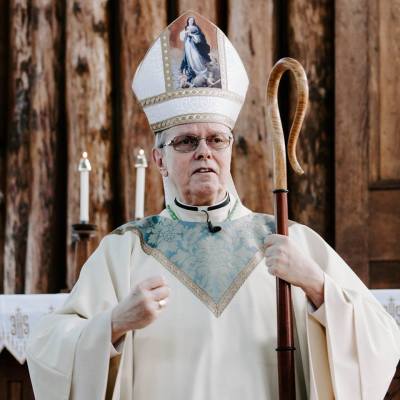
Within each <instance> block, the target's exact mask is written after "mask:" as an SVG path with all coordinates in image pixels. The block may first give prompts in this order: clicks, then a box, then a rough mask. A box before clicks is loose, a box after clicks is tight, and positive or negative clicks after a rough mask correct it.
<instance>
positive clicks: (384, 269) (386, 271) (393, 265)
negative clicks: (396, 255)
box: [369, 259, 400, 289]
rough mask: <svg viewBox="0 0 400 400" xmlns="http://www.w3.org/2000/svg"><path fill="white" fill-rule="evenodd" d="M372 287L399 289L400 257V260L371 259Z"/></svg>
mask: <svg viewBox="0 0 400 400" xmlns="http://www.w3.org/2000/svg"><path fill="white" fill-rule="evenodd" d="M369 270H370V287H371V289H398V288H399V287H400V259H399V260H398V261H371V263H370V267H369Z"/></svg>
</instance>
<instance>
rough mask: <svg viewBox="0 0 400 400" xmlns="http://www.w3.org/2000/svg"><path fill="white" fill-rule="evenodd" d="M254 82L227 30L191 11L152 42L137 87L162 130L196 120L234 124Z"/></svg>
mask: <svg viewBox="0 0 400 400" xmlns="http://www.w3.org/2000/svg"><path fill="white" fill-rule="evenodd" d="M248 84H249V79H248V76H247V73H246V70H245V68H244V65H243V63H242V60H241V59H240V57H239V55H238V53H237V52H236V50H235V48H234V47H233V45H232V43H231V42H230V41H229V39H228V38H227V37H226V35H225V34H224V33H223V32H222V31H221V30H220V29H219V28H218V27H217V26H216V25H214V24H213V23H212V22H210V21H209V20H208V19H206V18H204V17H203V16H201V15H200V14H198V13H196V12H193V11H188V12H185V13H184V14H182V15H181V16H180V17H178V18H177V19H176V20H175V21H174V22H172V23H171V24H170V25H168V27H166V28H165V29H164V30H163V31H162V32H161V34H160V35H159V36H158V37H157V39H156V40H155V41H154V43H153V44H152V45H151V47H150V49H149V50H148V51H147V53H146V55H145V56H144V58H143V60H142V61H141V63H140V64H139V66H138V68H137V70H136V73H135V76H134V78H133V82H132V89H133V91H134V93H135V95H136V97H137V99H138V100H139V102H140V104H141V105H142V107H143V110H144V112H145V113H146V116H147V119H148V121H149V124H150V126H151V129H152V130H153V131H154V133H157V132H159V131H162V130H164V129H167V128H170V127H172V126H175V125H180V124H185V123H193V122H219V123H222V124H224V125H226V126H228V127H229V128H230V129H232V128H233V127H234V125H235V122H236V119H237V117H238V115H239V112H240V109H241V107H242V105H243V103H244V99H245V96H246V92H247V87H248Z"/></svg>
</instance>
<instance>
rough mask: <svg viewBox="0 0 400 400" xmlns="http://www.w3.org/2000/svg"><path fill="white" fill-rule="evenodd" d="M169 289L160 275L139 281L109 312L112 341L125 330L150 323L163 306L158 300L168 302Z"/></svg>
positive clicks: (119, 336) (142, 326)
mask: <svg viewBox="0 0 400 400" xmlns="http://www.w3.org/2000/svg"><path fill="white" fill-rule="evenodd" d="M169 293H170V289H169V287H168V285H167V282H166V280H165V278H164V277H162V276H153V277H150V278H147V279H145V280H144V281H142V282H140V283H139V284H138V285H137V286H136V287H135V288H134V290H133V291H132V293H130V294H129V295H128V296H127V297H126V298H125V299H124V300H122V301H121V302H120V303H119V304H118V305H117V306H115V307H114V309H113V310H112V313H111V332H112V339H111V340H112V343H115V342H117V341H118V339H120V338H121V337H122V336H123V335H124V334H125V333H126V332H128V331H130V330H135V329H141V328H144V327H145V326H147V325H149V324H151V323H152V322H153V321H154V320H155V319H156V318H157V317H158V316H159V314H160V313H161V311H162V309H163V308H164V307H165V305H164V306H163V307H160V304H159V301H160V300H164V301H165V302H168V296H169Z"/></svg>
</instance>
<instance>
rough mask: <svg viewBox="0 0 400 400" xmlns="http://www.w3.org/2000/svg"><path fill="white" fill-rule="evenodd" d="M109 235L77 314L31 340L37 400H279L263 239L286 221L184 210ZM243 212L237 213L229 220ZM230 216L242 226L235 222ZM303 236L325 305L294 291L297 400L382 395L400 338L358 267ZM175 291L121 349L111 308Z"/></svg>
mask: <svg viewBox="0 0 400 400" xmlns="http://www.w3.org/2000/svg"><path fill="white" fill-rule="evenodd" d="M174 210H175V211H176V214H175V215H178V216H179V220H173V219H172V218H171V217H170V216H169V214H168V213H167V212H166V211H165V210H164V211H163V212H162V213H161V214H160V215H158V216H152V217H148V218H145V219H143V220H141V221H138V222H130V223H128V224H125V225H123V226H122V227H120V228H118V229H116V230H115V231H114V232H112V233H111V234H109V235H108V236H106V237H105V238H104V239H103V240H102V242H101V243H100V245H99V247H98V249H97V250H96V251H95V252H94V253H93V255H92V256H91V257H90V258H89V259H88V261H87V262H86V263H85V265H84V267H83V269H82V272H81V274H80V277H79V280H78V282H77V283H76V285H75V287H74V289H73V290H72V292H71V294H70V296H69V297H68V299H67V301H66V303H65V304H64V306H63V307H62V308H61V309H59V310H58V311H57V312H56V313H55V314H52V315H48V316H45V317H44V318H43V320H42V321H41V323H39V324H38V325H37V328H36V330H35V331H34V332H33V333H32V336H31V338H30V342H29V346H28V350H27V355H28V365H29V370H30V374H31V378H32V382H33V387H34V391H35V396H36V398H37V399H39V400H40V399H46V400H51V399H65V400H66V399H79V400H80V399H82V400H83V399H85V400H89V399H93V400H99V399H104V398H107V399H122V400H206V399H207V400H225V399H226V400H243V399H255V400H275V399H277V398H278V386H277V381H278V379H277V357H276V351H275V348H276V337H277V334H276V294H275V278H274V277H273V276H271V275H270V274H269V273H268V272H267V268H266V267H265V261H264V258H263V251H264V249H263V243H264V242H265V239H266V237H267V236H268V235H269V234H271V233H273V232H274V219H273V217H272V216H270V215H267V214H256V213H252V212H251V211H250V210H248V209H247V208H245V207H244V206H242V205H241V204H239V203H238V205H237V206H236V207H233V205H232V204H230V205H228V206H226V207H224V208H222V209H218V210H213V211H210V217H211V220H212V222H213V223H218V225H219V226H221V227H222V230H221V231H219V232H216V233H211V232H210V231H209V230H208V226H207V224H206V223H205V215H204V214H203V213H201V212H192V211H186V210H180V209H177V208H174ZM228 213H229V214H228ZM227 217H228V218H227ZM289 236H290V237H291V238H292V239H293V240H294V241H295V242H296V243H297V244H298V245H299V246H300V247H301V249H302V250H303V251H304V252H305V253H306V254H308V255H309V256H310V257H311V258H313V259H314V260H315V261H316V262H317V263H318V264H319V265H320V267H321V268H322V269H323V270H324V272H325V293H324V296H325V302H324V304H323V305H322V306H321V307H320V308H319V309H318V310H314V309H313V306H312V305H311V303H309V302H308V301H307V298H306V296H305V295H304V292H303V291H302V290H301V289H299V288H296V287H292V296H293V308H294V313H295V320H294V328H295V338H296V343H295V344H296V351H295V361H296V392H297V399H300V400H301V399H304V400H305V399H315V400H322V399H333V398H336V399H343V400H347V399H349V400H350V399H368V400H369V399H371V400H372V399H374V400H375V399H376V400H378V399H379V400H380V399H382V398H383V397H384V394H385V392H386V390H387V388H388V386H389V384H390V381H391V378H392V376H393V374H394V372H395V368H396V365H397V362H398V360H399V357H400V331H399V329H398V327H397V325H396V323H395V321H394V320H393V318H392V317H391V316H390V315H389V314H388V313H387V312H386V311H385V310H384V309H383V307H382V306H381V305H380V304H379V303H378V301H377V300H375V298H374V297H373V296H372V295H371V294H370V293H369V291H368V289H367V288H366V287H365V286H364V285H363V284H362V282H361V281H360V280H359V279H358V277H357V276H356V275H355V274H354V273H353V272H352V270H351V269H350V268H349V267H348V266H347V265H346V263H345V262H344V261H343V260H342V259H341V258H340V257H339V256H338V255H337V253H335V251H334V250H333V249H332V248H331V247H329V245H328V244H327V243H326V242H325V241H324V240H323V239H322V238H321V237H320V236H319V235H317V234H316V233H315V232H314V231H312V230H311V229H310V228H307V227H306V226H304V225H301V224H297V223H291V225H290V226H289ZM154 275H163V276H164V277H165V278H166V280H167V282H168V285H169V286H170V289H171V294H170V298H169V302H168V305H167V307H166V308H165V309H164V310H163V312H162V313H161V314H160V316H159V318H157V319H156V320H155V321H154V322H153V323H151V324H150V325H148V326H147V327H145V328H143V329H139V330H137V331H135V332H128V333H127V334H126V335H125V336H124V338H123V339H122V340H121V341H120V342H119V344H118V345H117V349H115V348H114V346H112V344H111V309H112V308H113V307H114V306H115V305H116V304H117V303H118V302H119V301H121V300H122V299H123V298H124V297H126V296H127V295H128V293H130V292H131V291H132V290H133V288H134V287H135V286H136V285H137V284H138V283H140V282H141V281H142V280H144V279H146V278H148V277H150V276H154Z"/></svg>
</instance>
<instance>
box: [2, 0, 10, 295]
mask: <svg viewBox="0 0 400 400" xmlns="http://www.w3.org/2000/svg"><path fill="white" fill-rule="evenodd" d="M8 11H9V10H8V2H6V1H2V2H0V60H3V61H2V62H1V63H0V293H3V288H4V239H5V238H4V232H5V218H6V208H5V207H6V165H7V163H6V154H7V153H6V149H7V95H8V91H7V89H8V88H7V82H8V78H7V73H8V69H7V67H8V46H9V43H8V42H9V38H8V28H9V12H8Z"/></svg>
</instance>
